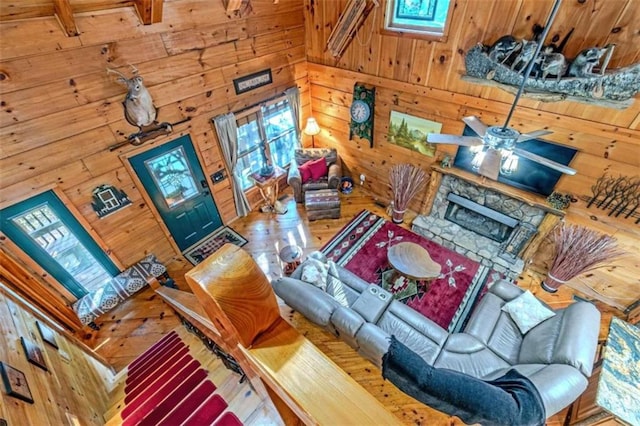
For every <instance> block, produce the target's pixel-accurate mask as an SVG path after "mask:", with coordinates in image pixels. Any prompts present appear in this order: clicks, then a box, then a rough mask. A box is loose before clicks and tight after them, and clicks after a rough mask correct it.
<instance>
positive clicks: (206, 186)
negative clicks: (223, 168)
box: [200, 179, 209, 189]
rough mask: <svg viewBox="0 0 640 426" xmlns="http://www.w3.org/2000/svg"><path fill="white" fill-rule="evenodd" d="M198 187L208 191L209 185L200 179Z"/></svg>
mask: <svg viewBox="0 0 640 426" xmlns="http://www.w3.org/2000/svg"><path fill="white" fill-rule="evenodd" d="M200 186H201V187H202V188H203V189H208V188H209V184H207V180H206V179H202V180H201V181H200Z"/></svg>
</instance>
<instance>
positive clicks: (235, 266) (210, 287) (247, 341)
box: [185, 244, 280, 348]
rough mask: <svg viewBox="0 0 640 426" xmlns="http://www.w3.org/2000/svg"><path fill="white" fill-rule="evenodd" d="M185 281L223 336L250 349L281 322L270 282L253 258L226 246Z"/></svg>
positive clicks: (233, 247)
mask: <svg viewBox="0 0 640 426" xmlns="http://www.w3.org/2000/svg"><path fill="white" fill-rule="evenodd" d="M185 278H186V280H187V283H188V284H189V287H191V290H192V291H193V293H194V294H195V295H196V296H197V297H198V299H199V300H200V303H201V304H202V305H203V307H204V310H205V312H206V313H207V315H208V316H209V318H210V319H211V320H212V321H213V322H214V324H215V326H216V327H217V328H218V330H219V331H220V334H221V335H222V337H223V338H224V339H225V340H227V339H229V343H233V342H234V341H235V342H237V343H239V344H241V345H242V346H244V347H245V348H250V347H251V345H252V343H253V342H254V340H255V339H256V338H257V337H258V336H259V335H260V334H261V333H263V332H264V331H266V330H267V329H268V328H269V327H270V326H271V325H272V324H273V323H274V322H276V321H277V320H279V319H280V310H279V308H278V302H277V300H276V296H275V294H274V293H273V289H272V288H271V284H270V283H269V280H268V279H267V277H266V276H265V275H264V273H263V272H262V270H261V269H260V267H259V266H258V264H256V262H255V261H254V260H253V259H252V258H251V256H250V255H249V254H248V253H247V252H246V251H244V250H242V249H241V248H240V247H238V246H236V245H233V244H226V245H224V246H223V247H222V248H221V249H220V250H218V251H217V252H215V253H214V254H213V255H211V256H209V257H208V258H207V259H205V260H204V261H203V262H202V263H200V264H198V265H197V266H196V267H195V268H193V269H192V270H191V271H189V272H188V273H187V274H186V275H185Z"/></svg>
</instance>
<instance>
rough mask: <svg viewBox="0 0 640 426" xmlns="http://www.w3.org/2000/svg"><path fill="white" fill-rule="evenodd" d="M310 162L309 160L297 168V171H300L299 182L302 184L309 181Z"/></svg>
mask: <svg viewBox="0 0 640 426" xmlns="http://www.w3.org/2000/svg"><path fill="white" fill-rule="evenodd" d="M311 161H312V160H309V161H307V162H306V163H304V164H303V165H301V166H300V167H298V170H299V171H300V180H302V183H303V184H305V183H307V182H309V180H310V179H311V168H310V164H311Z"/></svg>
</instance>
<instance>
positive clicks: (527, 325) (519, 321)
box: [502, 290, 555, 334]
mask: <svg viewBox="0 0 640 426" xmlns="http://www.w3.org/2000/svg"><path fill="white" fill-rule="evenodd" d="M502 310H503V311H504V312H508V313H509V315H510V316H511V319H513V321H514V322H515V323H516V325H517V326H518V328H519V329H520V331H521V332H522V334H527V331H529V330H531V329H532V328H533V327H535V326H536V325H538V324H540V323H541V322H542V321H544V320H546V319H549V318H551V317H552V316H554V315H555V312H553V311H552V310H551V309H549V308H547V307H546V306H544V305H543V304H542V302H540V301H539V300H538V299H536V297H535V296H534V295H533V294H531V292H530V291H529V290H527V291H525V292H524V293H522V294H521V295H520V296H518V297H516V298H515V299H513V300H511V301H510V302H507V303H506V304H505V305H504V306H503V307H502Z"/></svg>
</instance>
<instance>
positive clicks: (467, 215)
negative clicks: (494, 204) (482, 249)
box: [445, 193, 518, 243]
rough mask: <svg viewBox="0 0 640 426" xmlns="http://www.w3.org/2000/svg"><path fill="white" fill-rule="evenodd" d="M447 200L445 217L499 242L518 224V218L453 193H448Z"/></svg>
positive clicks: (507, 236) (506, 237) (505, 238)
mask: <svg viewBox="0 0 640 426" xmlns="http://www.w3.org/2000/svg"><path fill="white" fill-rule="evenodd" d="M447 200H449V205H448V206H447V211H446V213H445V219H447V220H449V221H451V222H453V223H456V224H458V225H460V226H462V227H463V228H466V229H469V230H470V231H473V232H475V233H477V234H480V235H482V236H484V237H487V238H491V239H492V240H494V241H497V242H499V243H501V242H503V241H506V240H507V239H508V238H509V236H510V235H511V232H512V231H513V229H514V228H515V227H516V225H518V220H516V219H514V218H512V217H509V216H507V215H504V214H502V213H500V212H498V211H495V210H493V209H490V208H488V207H485V206H483V205H482V204H478V203H476V202H474V201H471V200H469V199H467V198H464V197H460V196H459V195H456V194H454V193H449V195H447Z"/></svg>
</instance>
